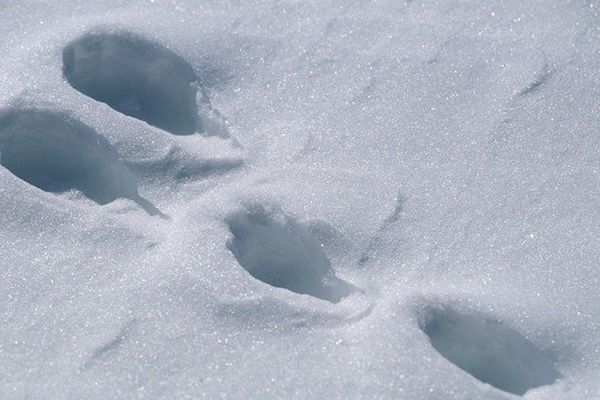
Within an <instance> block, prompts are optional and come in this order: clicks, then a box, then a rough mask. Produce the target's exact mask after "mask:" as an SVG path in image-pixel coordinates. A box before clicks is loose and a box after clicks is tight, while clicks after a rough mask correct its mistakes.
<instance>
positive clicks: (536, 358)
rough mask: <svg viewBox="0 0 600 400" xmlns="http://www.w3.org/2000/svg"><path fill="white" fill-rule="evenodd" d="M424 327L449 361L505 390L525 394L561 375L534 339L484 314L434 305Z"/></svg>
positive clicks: (434, 344)
mask: <svg viewBox="0 0 600 400" xmlns="http://www.w3.org/2000/svg"><path fill="white" fill-rule="evenodd" d="M421 329H422V330H423V332H425V333H426V334H427V336H429V339H430V340H431V344H432V345H433V347H434V348H435V349H436V350H437V351H438V352H439V353H440V354H441V355H442V356H444V357H445V358H446V359H447V360H448V361H450V362H452V363H453V364H455V365H456V366H458V367H459V368H461V369H463V370H465V371H466V372H468V373H469V374H471V375H473V376H474V377H475V378H477V379H478V380H480V381H482V382H485V383H488V384H490V385H492V386H494V387H496V388H498V389H501V390H504V391H506V392H510V393H513V394H516V395H522V394H524V393H525V392H527V391H528V390H529V389H533V388H536V387H539V386H543V385H550V384H552V383H554V382H555V381H556V380H557V379H558V378H560V373H558V372H557V371H556V370H555V369H554V366H553V365H552V362H551V361H550V360H548V359H547V358H546V357H545V356H544V355H543V354H542V353H541V352H540V351H539V350H538V349H537V348H536V347H535V346H534V345H533V343H531V342H530V341H529V340H527V339H526V338H524V337H523V336H521V335H520V334H519V333H518V332H517V331H515V330H513V329H511V328H509V327H506V326H503V325H502V324H500V323H499V322H497V321H495V320H492V319H490V318H487V317H485V316H483V315H478V314H463V313H459V312H456V311H453V310H449V309H438V308H433V309H430V310H429V312H428V314H427V315H426V317H425V318H424V321H423V322H422V324H421Z"/></svg>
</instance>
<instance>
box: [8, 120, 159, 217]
mask: <svg viewBox="0 0 600 400" xmlns="http://www.w3.org/2000/svg"><path fill="white" fill-rule="evenodd" d="M0 165H2V166H4V167H5V168H6V169H8V170H9V171H11V172H12V173H13V174H14V175H16V176H18V177H19V178H21V179H23V180H24V181H26V182H28V183H30V184H32V185H34V186H36V187H38V188H40V189H42V190H44V191H46V192H51V193H61V192H65V191H68V190H72V189H76V190H79V191H80V192H81V193H83V194H84V195H85V196H86V197H88V198H89V199H91V200H93V201H95V202H96V203H98V204H107V203H110V202H111V201H113V200H115V199H117V198H120V197H123V198H128V199H131V200H133V201H135V202H136V203H138V204H139V205H140V206H141V207H142V208H144V209H145V210H146V211H147V212H148V213H150V214H151V215H155V214H160V211H158V210H157V209H156V208H155V207H154V206H153V205H152V204H150V202H149V201H148V200H145V199H143V198H142V197H141V196H140V195H139V194H138V190H137V185H136V181H135V177H134V175H133V174H132V173H131V172H130V171H129V169H128V168H127V167H126V166H125V164H124V163H123V162H122V161H121V160H120V159H119V155H118V154H117V152H116V151H115V150H114V149H113V148H112V147H111V146H110V144H109V143H108V141H107V140H106V139H105V138H104V137H102V136H101V135H99V134H97V133H96V132H95V131H94V129H92V128H91V127H89V126H87V125H84V124H83V123H81V122H79V121H76V120H74V119H73V118H71V117H69V116H68V115H66V114H63V113H59V112H54V111H46V110H37V109H13V110H8V111H5V112H3V113H2V114H1V115H0Z"/></svg>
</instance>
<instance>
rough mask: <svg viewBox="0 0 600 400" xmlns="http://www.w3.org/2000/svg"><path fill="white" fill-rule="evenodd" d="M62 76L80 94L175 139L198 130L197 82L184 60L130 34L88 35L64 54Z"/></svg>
mask: <svg viewBox="0 0 600 400" xmlns="http://www.w3.org/2000/svg"><path fill="white" fill-rule="evenodd" d="M63 73H64V76H65V78H66V79H67V81H68V82H69V83H70V84H71V86H73V87H74V88H75V89H77V90H78V91H80V92H81V93H83V94H85V95H87V96H89V97H91V98H93V99H95V100H98V101H101V102H103V103H106V104H108V105H109V106H110V107H112V108H113V109H115V110H117V111H119V112H121V113H123V114H125V115H128V116H131V117H134V118H137V119H140V120H142V121H145V122H147V123H148V124H150V125H153V126H156V127H158V128H161V129H164V130H166V131H168V132H171V133H173V134H176V135H190V134H193V133H195V132H197V131H201V130H202V127H201V121H200V118H199V117H198V108H197V105H196V93H197V88H196V87H195V85H194V83H195V82H196V81H197V80H198V78H197V77H196V75H195V73H194V70H193V68H192V66H191V65H190V64H188V63H187V62H186V61H185V60H184V59H183V58H181V57H180V56H178V55H177V54H175V53H173V52H172V51H170V50H169V49H167V48H166V47H164V46H161V45H159V44H156V43H152V42H150V41H148V40H146V39H144V38H142V37H139V36H136V35H133V34H131V33H93V34H88V35H86V36H84V37H81V38H79V39H77V40H75V41H73V42H71V43H70V44H69V45H67V46H66V48H65V49H64V51H63Z"/></svg>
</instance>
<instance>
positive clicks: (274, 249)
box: [227, 205, 354, 303]
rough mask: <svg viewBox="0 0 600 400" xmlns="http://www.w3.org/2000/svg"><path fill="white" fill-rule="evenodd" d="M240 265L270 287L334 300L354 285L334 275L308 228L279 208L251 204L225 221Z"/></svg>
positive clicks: (231, 247)
mask: <svg viewBox="0 0 600 400" xmlns="http://www.w3.org/2000/svg"><path fill="white" fill-rule="evenodd" d="M227 223H228V225H229V229H230V231H231V233H232V235H233V238H232V239H231V241H230V242H229V243H228V247H229V249H230V250H231V251H232V252H233V254H234V255H235V257H236V258H237V260H238V262H239V263H240V265H241V266H242V267H243V268H244V269H246V270H247V271H248V272H249V273H250V274H251V275H252V276H254V277H255V278H256V279H259V280H261V281H263V282H265V283H268V284H270V285H272V286H276V287H280V288H285V289H289V290H291V291H292V292H296V293H301V294H309V295H311V296H315V297H318V298H320V299H323V300H328V301H330V302H334V303H337V302H339V301H340V300H341V299H342V298H343V297H345V296H348V295H349V294H350V293H352V292H353V291H354V288H353V287H352V286H351V285H349V284H347V283H346V282H344V281H342V280H340V279H338V278H336V276H335V274H334V272H333V270H332V268H331V263H330V262H329V260H328V259H327V257H326V256H325V254H324V253H323V250H322V249H321V246H320V245H319V243H318V242H317V241H316V240H315V239H314V238H313V237H312V236H311V234H310V232H309V230H308V229H307V228H306V227H304V226H303V225H301V224H300V223H299V222H297V221H295V220H294V219H293V218H291V217H289V216H287V215H285V214H283V213H282V212H281V211H280V210H278V209H274V208H267V207H265V206H262V205H253V206H250V207H248V208H247V209H244V210H242V211H240V212H238V213H236V214H234V215H232V216H230V217H229V218H228V220H227Z"/></svg>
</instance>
